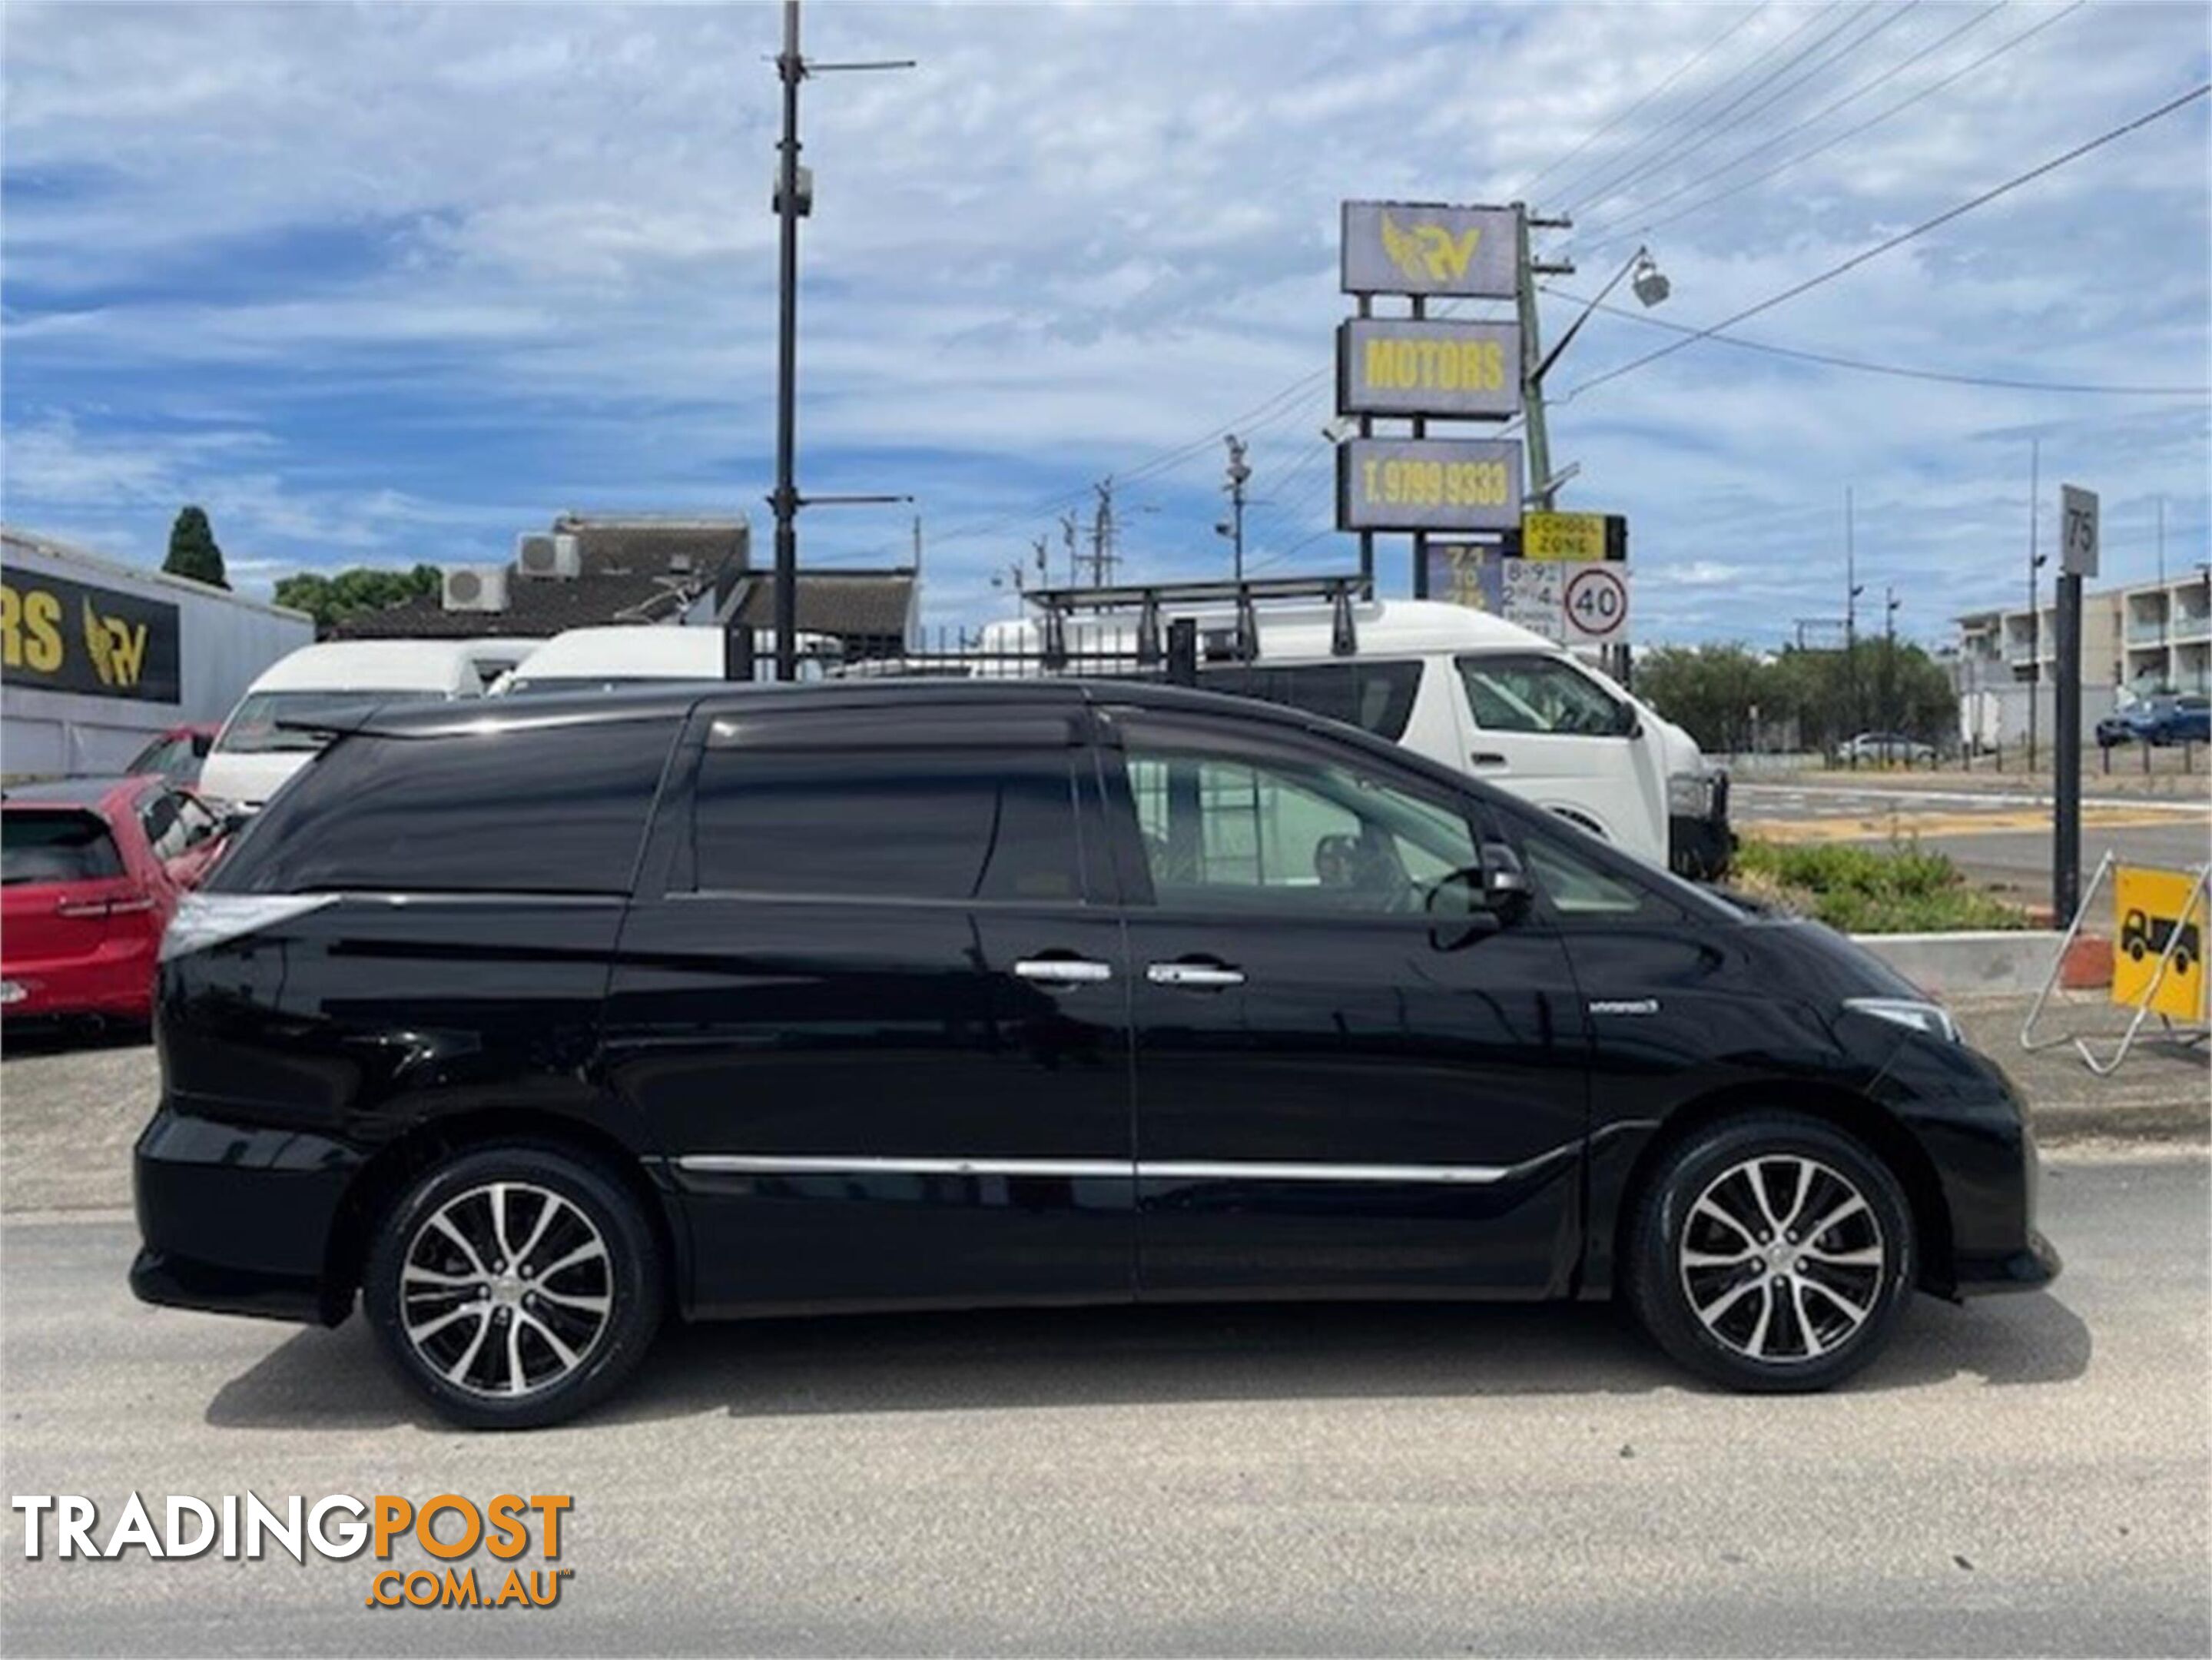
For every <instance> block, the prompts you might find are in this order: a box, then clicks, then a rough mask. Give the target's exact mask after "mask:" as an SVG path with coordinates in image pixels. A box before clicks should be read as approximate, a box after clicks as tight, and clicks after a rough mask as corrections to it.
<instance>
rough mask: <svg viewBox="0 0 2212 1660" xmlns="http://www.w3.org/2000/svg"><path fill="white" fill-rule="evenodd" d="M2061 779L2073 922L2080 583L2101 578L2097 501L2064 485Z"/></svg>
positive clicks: (2077, 873)
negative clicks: (2095, 577) (2086, 578)
mask: <svg viewBox="0 0 2212 1660" xmlns="http://www.w3.org/2000/svg"><path fill="white" fill-rule="evenodd" d="M2058 501H2059V526H2060V538H2059V539H2060V546H2059V562H2058V571H2059V575H2058V640H2057V647H2058V663H2057V669H2058V685H2057V721H2058V732H2057V743H2056V745H2054V746H2053V750H2054V755H2055V757H2056V762H2057V779H2056V780H2055V787H2054V789H2053V790H2052V792H2051V793H2052V795H2053V797H2054V801H2053V810H2052V811H2053V816H2052V823H2051V912H2052V915H2053V916H2054V917H2055V918H2063V919H2064V920H2065V921H2068V922H2071V921H2073V920H2074V915H2075V912H2076V911H2077V910H2078V909H2080V908H2081V579H2082V578H2083V577H2085V576H2094V575H2096V574H2097V507H2098V502H2097V496H2096V492H2095V491H2093V490H2086V489H2079V488H2077V487H2075V485H2072V484H2064V485H2062V486H2060V488H2059V493H2058Z"/></svg>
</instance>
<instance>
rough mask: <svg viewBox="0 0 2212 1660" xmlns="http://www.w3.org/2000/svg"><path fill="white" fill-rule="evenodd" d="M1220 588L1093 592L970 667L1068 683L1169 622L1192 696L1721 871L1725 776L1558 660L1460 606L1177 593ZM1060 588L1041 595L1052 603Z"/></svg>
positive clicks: (1622, 696) (1158, 633)
mask: <svg viewBox="0 0 2212 1660" xmlns="http://www.w3.org/2000/svg"><path fill="white" fill-rule="evenodd" d="M1233 586H1234V585H1231V584H1188V585H1168V586H1164V587H1159V588H1156V589H1151V590H1142V589H1134V588H1132V589H1128V590H1099V591H1097V598H1093V597H1091V596H1082V597H1081V599H1080V600H1079V603H1078V604H1077V605H1068V606H1066V608H1065V609H1060V610H1058V613H1057V614H1056V615H1055V614H1054V609H1048V614H1047V616H1046V617H1044V618H1043V619H1042V620H1040V619H1038V618H1036V617H1024V618H1023V619H1021V620H1019V621H1018V622H1003V623H991V624H988V625H987V626H986V627H985V629H983V635H982V639H981V642H980V644H979V646H978V648H977V649H976V651H975V659H976V661H977V663H978V665H979V666H978V669H977V671H976V672H981V673H989V672H1007V671H1006V668H1005V667H1004V666H1005V665H1008V664H1013V663H1018V662H1023V661H1043V660H1045V659H1046V658H1047V657H1048V655H1050V656H1054V657H1058V656H1060V655H1063V654H1064V656H1065V659H1066V668H1067V672H1084V666H1085V661H1086V660H1091V661H1097V662H1104V661H1108V660H1115V659H1117V658H1127V659H1129V660H1143V659H1146V658H1148V657H1157V656H1158V654H1159V652H1160V650H1161V637H1162V636H1163V635H1164V633H1165V631H1166V629H1167V628H1168V627H1169V625H1170V624H1171V623H1173V622H1174V621H1176V619H1178V618H1188V619H1190V620H1191V621H1193V622H1194V623H1195V625H1196V630H1197V635H1198V670H1197V676H1198V684H1199V685H1200V686H1201V687H1205V688H1207V689H1210V690H1220V691H1227V692H1234V693H1238V694H1241V695H1243V696H1253V697H1261V698H1265V699H1267V701H1269V702H1277V703H1287V704H1291V705H1292V706H1294V707H1296V708H1303V709H1306V710H1309V711H1310V712H1312V713H1314V714H1322V715H1326V716H1328V717H1329V718H1330V719H1332V720H1336V721H1344V722H1346V723H1347V724H1348V725H1351V726H1355V727H1363V728H1364V729H1365V730H1366V731H1368V732H1370V733H1375V734H1376V735H1377V736H1378V737H1383V738H1387V739H1391V740H1392V741H1394V742H1395V743H1399V744H1402V745H1405V746H1406V747H1407V748H1408V749H1411V750H1413V751H1416V752H1417V753H1419V754H1421V755H1424V756H1426V757H1428V758H1430V759H1431V760H1432V761H1437V762H1440V763H1443V765H1445V766H1448V767H1451V768H1453V769H1456V770H1458V771H1461V772H1464V773H1467V774H1469V775H1472V776H1474V777H1477V778H1480V779H1483V780H1484V781H1486V782H1489V783H1492V784H1495V785H1497V786H1498V787H1500V788H1502V789H1505V790H1509V791H1510V792H1511V793H1512V794H1516V795H1518V796H1520V797H1521V798H1522V799H1523V800H1528V801H1530V802H1533V803H1534V804H1535V805H1536V806H1541V807H1545V808H1547V809H1549V810H1550V811H1551V812H1556V813H1558V814H1559V816H1560V817H1561V818H1565V819H1568V820H1570V821H1571V822H1572V823H1574V824H1579V825H1580V826H1581V827H1582V828H1583V829H1584V830H1588V831H1589V832H1590V833H1591V834H1592V835H1594V836H1601V837H1602V838H1604V839H1605V840H1606V841H1608V842H1613V843H1615V844H1616V845H1618V846H1620V847H1621V848H1626V849H1627V850H1628V851H1630V852H1632V853H1635V854H1639V855H1640V856H1642V857H1644V858H1645V859H1648V860H1651V861H1652V862H1654V863H1656V864H1660V865H1663V866H1670V867H1671V868H1673V869H1674V870H1675V871H1676V872H1678V873H1681V874H1684V875H1688V876H1695V877H1702V878H1707V879H1711V878H1713V877H1717V876H1719V875H1722V874H1723V873H1725V871H1726V870H1727V867H1728V864H1729V856H1730V854H1731V853H1732V852H1733V849H1734V838H1733V836H1731V834H1730V832H1729V824H1728V780H1727V775H1726V774H1724V773H1722V772H1718V771H1717V770H1716V769H1713V768H1712V767H1711V766H1709V765H1708V764H1707V763H1706V761H1705V756H1704V755H1703V753H1702V752H1700V751H1699V748H1698V745H1697V741H1696V740H1695V739H1692V737H1691V736H1690V735H1689V733H1686V732H1684V731H1683V730H1682V729H1681V728H1680V727H1678V726H1676V725H1674V723H1673V722H1672V721H1668V720H1666V719H1664V718H1663V717H1662V716H1661V715H1659V714H1656V712H1655V711H1653V710H1652V709H1651V708H1650V707H1649V706H1648V705H1646V704H1644V702H1640V701H1639V700H1638V698H1637V697H1635V696H1633V695H1632V693H1630V692H1628V691H1627V690H1625V689H1623V688H1622V687H1621V686H1620V685H1619V684H1615V683H1614V682H1613V680H1611V679H1609V678H1607V677H1606V676H1605V675H1603V674H1601V673H1600V672H1598V671H1596V670H1595V669H1593V668H1591V667H1589V666H1587V665H1585V664H1583V662H1581V661H1580V660H1577V658H1576V657H1575V656H1574V655H1573V654H1571V653H1570V652H1569V651H1567V650H1566V649H1565V648H1563V647H1561V646H1559V645H1557V644H1555V643H1554V642H1552V641H1549V640H1547V639H1545V638H1544V637H1543V636H1542V635H1538V634H1534V633H1531V632H1530V631H1529V630H1528V629H1524V628H1522V627H1520V626H1518V625H1517V624H1516V623H1509V622H1506V621H1505V620H1504V618H1502V617H1493V616H1491V615H1489V614H1487V613H1486V612H1482V611H1470V610H1468V609H1466V608H1465V607H1463V606H1459V605H1442V604H1437V603H1432V602H1430V601H1425V600H1414V599H1368V600H1360V599H1355V598H1352V596H1351V595H1350V594H1349V593H1346V592H1344V591H1343V589H1342V588H1341V587H1340V589H1339V592H1338V595H1337V597H1336V598H1335V599H1310V598H1303V597H1300V596H1299V594H1298V593H1297V590H1298V588H1299V587H1300V586H1301V579H1292V580H1291V581H1285V582H1282V583H1269V582H1266V581H1255V582H1251V583H1249V584H1247V585H1245V587H1246V588H1247V590H1248V591H1249V593H1251V594H1253V595H1255V596H1258V597H1259V599H1267V598H1268V596H1269V594H1270V593H1271V591H1273V592H1279V593H1284V595H1285V598H1286V599H1287V600H1288V603H1285V604H1282V605H1276V604H1273V603H1258V602H1257V601H1256V600H1255V602H1252V603H1248V604H1243V605H1239V604H1238V603H1237V602H1235V601H1231V602H1230V603H1228V604H1222V603H1219V602H1218V601H1214V602H1211V603H1208V602H1206V601H1200V602H1198V603H1194V604H1188V603H1178V601H1177V599H1176V595H1177V594H1178V593H1212V592H1217V591H1226V590H1230V589H1231V588H1232V587H1233ZM1315 586H1316V585H1314V584H1312V583H1304V587H1305V589H1306V590H1307V591H1308V593H1310V592H1311V591H1312V590H1313V588H1314V587H1315ZM1323 586H1326V585H1323ZM1071 592H1073V591H1066V590H1061V591H1056V592H1055V594H1054V595H1053V596H1048V607H1054V608H1056V605H1055V602H1058V601H1060V600H1063V599H1065V597H1066V595H1067V594H1068V593H1071ZM1146 595H1149V597H1150V598H1149V603H1150V605H1151V607H1152V614H1151V616H1150V617H1149V619H1148V618H1147V617H1146V609H1145V607H1146V604H1147V599H1146V597H1145V596H1146ZM1117 596H1126V598H1125V599H1121V603H1116V597H1117ZM1240 619H1241V620H1240ZM1148 630H1149V631H1150V632H1151V634H1152V640H1151V641H1150V642H1146V640H1145V639H1144V638H1143V636H1144V635H1145V634H1146V632H1147V631H1148ZM1055 631H1056V633H1057V635H1058V636H1059V637H1058V638H1057V640H1054V639H1052V638H1050V637H1049V635H1051V634H1053V633H1054V632H1055ZM1240 635H1241V636H1244V637H1240Z"/></svg>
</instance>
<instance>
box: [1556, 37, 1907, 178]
mask: <svg viewBox="0 0 2212 1660" xmlns="http://www.w3.org/2000/svg"><path fill="white" fill-rule="evenodd" d="M1919 3H1920V0H1907V3H1905V4H1904V5H1901V6H1898V7H1895V8H1893V9H1889V10H1886V11H1885V12H1883V14H1882V15H1881V16H1879V17H1877V18H1876V19H1875V24H1874V27H1872V28H1870V29H1868V30H1867V31H1866V32H1865V33H1863V34H1861V35H1859V36H1858V37H1857V39H1855V40H1849V41H1846V42H1845V43H1844V45H1843V46H1840V47H1838V49H1837V50H1836V51H1835V52H1832V53H1830V54H1829V55H1828V56H1827V57H1826V58H1820V60H1818V61H1816V62H1814V64H1811V65H1810V66H1809V67H1808V68H1807V69H1806V70H1804V72H1803V73H1802V74H1801V75H1798V76H1796V77H1795V78H1794V79H1792V80H1789V81H1785V82H1783V83H1782V85H1780V86H1778V87H1777V88H1775V89H1774V90H1773V91H1772V92H1771V93H1770V94H1767V96H1766V97H1765V98H1764V99H1763V100H1760V101H1759V102H1758V103H1756V104H1753V105H1752V106H1750V107H1749V108H1748V109H1746V110H1744V111H1743V112H1741V113H1740V114H1738V115H1736V116H1735V117H1734V118H1733V119H1729V120H1725V121H1719V120H1716V121H1708V122H1705V123H1704V124H1702V125H1701V127H1700V130H1699V133H1698V135H1697V137H1695V138H1694V139H1693V140H1692V142H1690V143H1686V144H1681V145H1678V146H1676V147H1675V149H1674V150H1673V151H1672V152H1671V153H1670V154H1668V155H1663V156H1658V157H1655V158H1654V159H1653V160H1652V161H1650V162H1648V163H1646V164H1645V165H1644V166H1643V167H1638V168H1637V169H1636V170H1635V171H1633V172H1632V173H1628V174H1627V175H1626V177H1624V178H1621V179H1616V180H1615V181H1614V182H1613V185H1611V187H1610V188H1608V189H1607V192H1606V193H1605V195H1604V196H1603V197H1592V198H1589V200H1588V201H1587V202H1585V203H1584V204H1583V205H1584V206H1586V207H1594V206H1596V205H1597V204H1599V203H1601V202H1603V201H1610V200H1611V199H1613V198H1614V197H1617V196H1620V195H1621V194H1623V193H1624V192H1626V190H1627V188H1628V186H1629V185H1632V184H1634V183H1636V182H1638V180H1641V179H1652V178H1656V177H1658V176H1659V175H1660V174H1661V173H1664V172H1665V171H1666V170H1668V168H1671V167H1674V166H1676V165H1677V164H1678V163H1680V162H1682V161H1687V160H1688V159H1689V158H1690V157H1691V156H1692V155H1696V154H1697V153H1698V152H1699V150H1701V149H1705V146H1706V145H1708V144H1710V143H1712V142H1713V141H1714V140H1715V139H1717V138H1719V137H1722V136H1723V134H1726V133H1729V132H1733V131H1735V130H1736V129H1737V128H1738V127H1741V125H1743V124H1744V123H1745V122H1747V121H1753V120H1756V119H1758V118H1759V117H1760V116H1762V115H1764V114H1765V112H1767V111H1768V110H1771V109H1772V108H1773V107H1774V106H1776V105H1777V104H1778V103H1780V102H1781V101H1782V100H1784V98H1786V97H1788V96H1789V95H1790V94H1791V93H1793V92H1795V91H1796V90H1797V88H1800V87H1802V86H1803V85H1804V84H1805V83H1806V82H1808V81H1811V80H1813V79H1814V78H1815V77H1816V76H1820V75H1824V74H1826V72H1827V71H1828V70H1831V69H1832V68H1833V67H1834V66H1835V65H1836V64H1839V63H1841V62H1843V60H1844V58H1848V57H1850V55H1851V54H1852V53H1853V52H1857V51H1859V50H1860V49H1861V48H1862V47H1863V46H1865V45H1866V44H1867V42H1869V40H1873V39H1874V38H1875V36H1876V35H1877V34H1880V33H1881V32H1882V31H1883V30H1884V29H1886V28H1887V27H1890V25H1891V24H1893V23H1896V22H1899V21H1903V20H1904V19H1905V17H1906V16H1907V15H1910V14H1911V12H1912V11H1913V9H1915V8H1916V7H1917V5H1918V4H1919ZM1857 21H1858V19H1857V17H1853V18H1850V19H1846V20H1845V21H1844V24H1843V25H1842V27H1839V28H1838V29H1837V30H1836V31H1834V33H1842V32H1843V29H1844V28H1848V27H1850V25H1851V24H1852V23H1854V22H1857ZM1832 38H1833V35H1829V36H1824V37H1823V38H1822V39H1821V40H1818V41H1815V42H1814V44H1813V45H1812V46H1808V48H1806V52H1805V54H1804V56H1808V57H1809V56H1811V55H1812V54H1813V53H1814V52H1819V51H1820V47H1821V46H1824V45H1825V44H1826V41H1827V40H1830V39H1832ZM1788 67H1790V66H1789V65H1786V64H1785V65H1784V69H1787V68H1788ZM1738 102H1741V100H1738ZM1731 107H1733V106H1731ZM1722 113H1723V114H1724V113H1726V112H1725V111H1723V112H1722Z"/></svg>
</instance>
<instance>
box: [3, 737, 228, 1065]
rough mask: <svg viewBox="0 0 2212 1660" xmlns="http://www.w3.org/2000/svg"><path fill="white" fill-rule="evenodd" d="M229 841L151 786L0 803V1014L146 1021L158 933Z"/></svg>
mask: <svg viewBox="0 0 2212 1660" xmlns="http://www.w3.org/2000/svg"><path fill="white" fill-rule="evenodd" d="M227 837H228V823H227V821H226V820H224V819H223V818H221V817H220V816H218V815H217V814H216V812H215V811H214V810H213V809H212V808H210V807H209V806H206V804H204V802H202V801H200V800H198V799H197V797H195V796H192V795H191V794H187V793H186V792H185V791H183V790H179V789H177V788H175V787H173V786H172V785H171V784H170V783H169V782H168V781H167V780H166V779H162V778H158V777H136V778H65V779H62V780H60V781H57V782H53V783H46V784H27V785H23V786H21V787H17V788H15V789H10V790H9V791H7V792H6V793H5V794H0V1014H4V1015H5V1016H6V1017H7V1018H9V1019H10V1020H15V1019H23V1018H32V1017H36V1016H46V1015H70V1016H82V1015H95V1016H105V1017H107V1018H113V1019H118V1020H128V1021H142V1020H145V1019H147V1018H149V1017H150V1016H151V1015H152V1012H153V1000H154V967H155V962H156V960H157V958H158V956H159V952H160V948H161V930H162V929H163V928H165V927H167V926H168V921H169V916H170V914H171V913H172V912H173V911H174V910H175V909H176V908H177V899H178V897H179V895H181V894H182V893H183V892H184V891H185V890H186V889H187V888H191V887H193V886H196V885H197V884H198V882H199V880H200V879H201V878H202V877H203V876H204V875H205V874H206V873H207V871H208V867H209V866H210V865H212V864H213V863H214V862H215V859H216V854H219V853H221V852H222V847H223V844H224V842H225V841H226V839H227Z"/></svg>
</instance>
